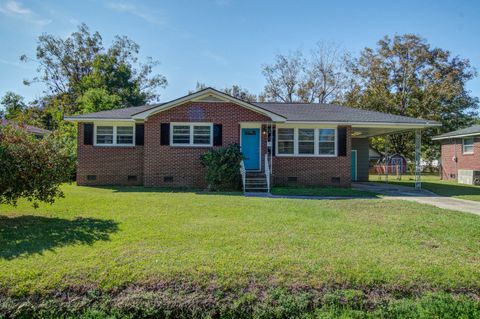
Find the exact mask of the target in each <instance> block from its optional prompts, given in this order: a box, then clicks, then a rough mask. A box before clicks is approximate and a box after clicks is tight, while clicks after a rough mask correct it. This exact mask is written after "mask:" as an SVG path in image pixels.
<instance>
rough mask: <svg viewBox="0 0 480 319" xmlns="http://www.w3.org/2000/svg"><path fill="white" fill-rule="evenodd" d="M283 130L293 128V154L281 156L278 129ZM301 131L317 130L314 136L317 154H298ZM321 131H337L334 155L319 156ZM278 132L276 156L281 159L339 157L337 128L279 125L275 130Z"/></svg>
mask: <svg viewBox="0 0 480 319" xmlns="http://www.w3.org/2000/svg"><path fill="white" fill-rule="evenodd" d="M282 128H293V154H280V153H278V129H282ZM299 129H315V134H314V143H315V146H314V149H315V154H299V153H298V142H299V140H298V130H299ZM321 129H333V130H334V131H335V146H334V147H335V149H334V151H335V153H334V154H319V148H320V147H319V145H318V144H319V139H320V138H319V135H320V134H319V130H321ZM275 130H276V133H275V134H276V135H275V136H276V138H275V156H279V157H338V129H337V127H336V126H310V125H305V126H291V125H277V127H276V128H275Z"/></svg>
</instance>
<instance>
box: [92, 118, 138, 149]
mask: <svg viewBox="0 0 480 319" xmlns="http://www.w3.org/2000/svg"><path fill="white" fill-rule="evenodd" d="M97 126H112V127H113V143H112V144H98V143H97ZM117 126H129V127H132V129H133V139H132V144H124V143H122V144H117ZM93 146H101V147H133V146H135V124H132V123H112V122H106V123H94V125H93Z"/></svg>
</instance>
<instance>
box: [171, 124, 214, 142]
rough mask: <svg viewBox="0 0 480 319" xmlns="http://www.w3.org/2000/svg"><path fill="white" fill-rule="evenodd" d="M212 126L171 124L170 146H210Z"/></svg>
mask: <svg viewBox="0 0 480 319" xmlns="http://www.w3.org/2000/svg"><path fill="white" fill-rule="evenodd" d="M212 127H213V125H212V124H203V123H177V124H175V123H172V124H171V130H172V134H171V136H172V137H171V139H172V140H171V143H170V144H171V145H174V146H212V139H213V138H212V132H213V130H212Z"/></svg>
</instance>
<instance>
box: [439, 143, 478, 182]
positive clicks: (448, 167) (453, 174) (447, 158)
mask: <svg viewBox="0 0 480 319" xmlns="http://www.w3.org/2000/svg"><path fill="white" fill-rule="evenodd" d="M441 143H442V178H443V179H457V177H458V174H457V171H458V170H459V169H473V170H480V137H476V138H475V144H474V147H473V148H474V151H473V154H463V153H462V139H461V138H457V139H451V140H442V141H441ZM454 156H456V157H457V162H455V161H453V160H452V158H453V157H454Z"/></svg>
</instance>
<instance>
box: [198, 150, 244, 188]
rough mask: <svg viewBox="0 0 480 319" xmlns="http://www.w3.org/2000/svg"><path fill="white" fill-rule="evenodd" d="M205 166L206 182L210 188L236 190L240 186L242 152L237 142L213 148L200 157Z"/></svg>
mask: <svg viewBox="0 0 480 319" xmlns="http://www.w3.org/2000/svg"><path fill="white" fill-rule="evenodd" d="M200 160H201V162H202V165H203V166H205V167H206V168H207V176H206V179H207V183H208V187H209V189H210V190H215V191H219V190H237V189H238V188H239V186H240V162H241V161H242V153H241V152H240V146H239V145H238V144H230V145H228V146H227V147H222V148H219V149H213V150H210V151H209V152H207V153H205V154H203V155H202V156H201V158H200Z"/></svg>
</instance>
